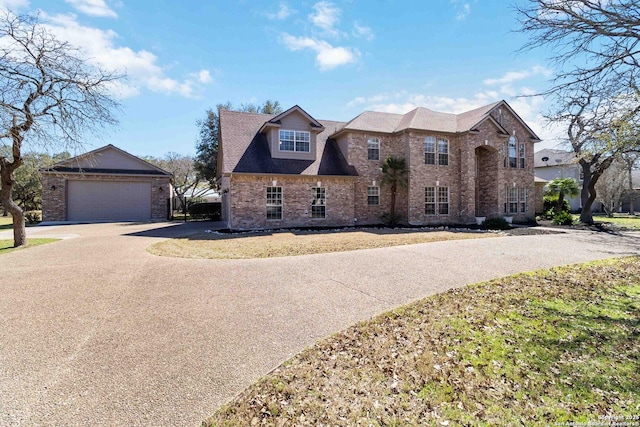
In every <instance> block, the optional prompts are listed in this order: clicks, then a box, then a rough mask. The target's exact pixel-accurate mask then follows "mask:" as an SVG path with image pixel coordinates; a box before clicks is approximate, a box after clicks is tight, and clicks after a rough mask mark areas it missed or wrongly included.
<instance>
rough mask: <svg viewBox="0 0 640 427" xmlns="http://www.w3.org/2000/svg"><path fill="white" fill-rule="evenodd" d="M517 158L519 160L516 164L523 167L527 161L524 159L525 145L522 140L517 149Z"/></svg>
mask: <svg viewBox="0 0 640 427" xmlns="http://www.w3.org/2000/svg"><path fill="white" fill-rule="evenodd" d="M518 159H519V161H518V163H519V165H518V166H520V169H524V168H525V166H526V164H527V161H526V147H525V144H524V142H522V143H520V148H519V150H518Z"/></svg>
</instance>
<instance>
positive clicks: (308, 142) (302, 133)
mask: <svg viewBox="0 0 640 427" xmlns="http://www.w3.org/2000/svg"><path fill="white" fill-rule="evenodd" d="M283 132H293V139H284V138H283V137H282V133H283ZM299 136H306V139H304V138H298V137H299ZM283 140H284V141H289V142H293V150H284V149H282V141H283ZM301 143H302V144H304V143H306V146H307V150H299V149H298V144H301ZM278 151H282V152H285V153H310V152H311V132H309V131H306V130H293V129H279V130H278Z"/></svg>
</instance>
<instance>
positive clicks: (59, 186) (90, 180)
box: [41, 144, 172, 222]
mask: <svg viewBox="0 0 640 427" xmlns="http://www.w3.org/2000/svg"><path fill="white" fill-rule="evenodd" d="M41 173H42V220H43V221H81V222H92V221H149V220H166V219H168V218H169V217H170V215H171V206H170V203H171V202H170V198H171V195H172V187H171V178H172V175H171V174H170V173H169V172H167V171H165V170H163V169H160V168H158V167H156V166H153V165H152V164H150V163H147V162H145V161H144V160H142V159H140V158H138V157H135V156H133V155H131V154H129V153H127V152H125V151H123V150H121V149H119V148H117V147H114V146H113V145H111V144H109V145H107V146H106V147H102V148H98V149H97V150H94V151H91V152H89V153H86V154H83V155H81V156H78V157H73V158H71V159H68V160H65V161H63V162H60V163H57V164H55V165H53V166H52V167H50V168H48V169H44V170H42V171H41Z"/></svg>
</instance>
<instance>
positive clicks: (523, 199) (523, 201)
mask: <svg viewBox="0 0 640 427" xmlns="http://www.w3.org/2000/svg"><path fill="white" fill-rule="evenodd" d="M519 193H520V196H519V200H520V213H527V189H526V188H521V189H520V191H519Z"/></svg>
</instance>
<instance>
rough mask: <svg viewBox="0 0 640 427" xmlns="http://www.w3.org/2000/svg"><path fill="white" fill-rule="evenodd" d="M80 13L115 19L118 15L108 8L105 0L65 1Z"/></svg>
mask: <svg viewBox="0 0 640 427" xmlns="http://www.w3.org/2000/svg"><path fill="white" fill-rule="evenodd" d="M64 1H65V2H67V3H69V4H70V5H71V6H73V8H74V9H76V10H77V11H79V12H82V13H85V14H87V15H90V16H99V17H105V18H115V17H117V16H118V15H117V14H116V13H115V12H114V11H113V10H111V8H109V6H107V4H106V3H105V1H104V0H64Z"/></svg>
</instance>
